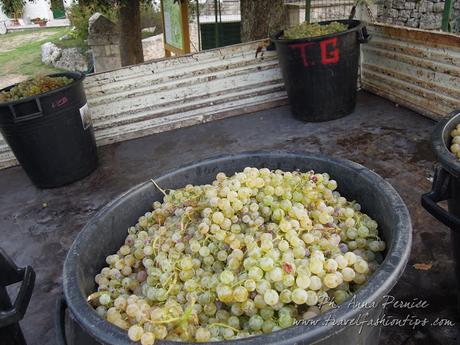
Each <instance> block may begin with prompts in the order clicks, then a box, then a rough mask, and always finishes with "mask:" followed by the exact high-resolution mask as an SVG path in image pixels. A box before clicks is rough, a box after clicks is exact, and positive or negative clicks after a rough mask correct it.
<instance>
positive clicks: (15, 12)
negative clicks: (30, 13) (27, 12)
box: [0, 0, 26, 18]
mask: <svg viewBox="0 0 460 345" xmlns="http://www.w3.org/2000/svg"><path fill="white" fill-rule="evenodd" d="M25 3H26V2H25V0H1V1H0V6H1V8H2V11H3V13H5V14H6V15H7V16H8V17H14V18H16V17H18V16H20V15H21V14H22V9H23V8H24V5H25Z"/></svg>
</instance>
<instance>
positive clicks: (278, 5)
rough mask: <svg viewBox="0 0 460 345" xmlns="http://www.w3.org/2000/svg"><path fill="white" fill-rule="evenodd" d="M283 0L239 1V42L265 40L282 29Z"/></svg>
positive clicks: (283, 24)
mask: <svg viewBox="0 0 460 345" xmlns="http://www.w3.org/2000/svg"><path fill="white" fill-rule="evenodd" d="M283 3H284V1H283V0H270V1H266V0H241V40H242V41H243V42H247V41H254V40H258V39H263V38H267V37H269V36H270V35H272V34H274V33H275V32H277V31H279V30H282V29H284V26H285V22H286V14H285V9H284V6H283Z"/></svg>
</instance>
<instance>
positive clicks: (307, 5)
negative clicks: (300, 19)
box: [305, 0, 311, 23]
mask: <svg viewBox="0 0 460 345" xmlns="http://www.w3.org/2000/svg"><path fill="white" fill-rule="evenodd" d="M310 12H311V0H305V21H306V22H307V23H310Z"/></svg>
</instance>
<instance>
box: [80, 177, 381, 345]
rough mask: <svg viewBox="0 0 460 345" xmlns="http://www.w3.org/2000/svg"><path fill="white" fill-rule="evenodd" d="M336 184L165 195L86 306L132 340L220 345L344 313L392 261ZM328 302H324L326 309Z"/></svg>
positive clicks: (112, 260)
mask: <svg viewBox="0 0 460 345" xmlns="http://www.w3.org/2000/svg"><path fill="white" fill-rule="evenodd" d="M336 188H337V183H336V181H334V180H332V179H331V178H330V176H329V175H328V174H327V173H323V174H319V173H314V172H313V171H310V172H306V173H301V172H298V171H295V172H283V171H280V170H276V171H270V170H269V169H265V168H264V169H256V168H245V169H244V171H243V172H238V173H236V174H235V175H233V176H231V177H227V176H226V175H225V174H224V173H219V174H217V176H216V180H215V181H214V182H213V183H212V184H208V185H203V186H192V185H187V186H186V187H185V188H183V189H178V190H170V191H169V192H168V193H167V194H166V193H165V197H164V201H163V203H161V202H158V201H156V202H154V203H153V210H152V212H148V213H146V214H145V215H144V216H142V217H140V218H139V222H138V223H137V224H136V225H135V226H133V227H131V228H129V229H128V236H127V237H126V240H125V243H124V245H123V246H121V248H120V249H119V250H118V252H117V253H116V254H113V255H110V256H108V257H107V260H106V262H107V265H108V266H107V267H104V268H103V269H102V271H101V272H100V273H99V274H98V275H97V276H96V277H95V281H96V283H97V285H98V291H97V292H95V293H93V294H92V295H90V296H89V297H88V300H89V301H90V303H91V304H92V305H93V306H94V307H95V308H96V311H97V313H98V314H99V315H100V316H102V317H104V318H106V319H107V320H108V321H109V322H111V323H113V324H114V325H116V326H118V327H120V328H122V329H125V330H127V331H128V336H129V338H130V339H131V340H133V341H140V342H141V344H142V345H151V344H153V343H154V341H155V339H168V340H177V341H196V342H205V341H217V340H228V339H234V338H241V337H248V336H252V335H257V334H261V333H267V332H272V331H275V330H278V329H281V328H286V327H290V326H292V325H293V324H294V322H295V321H296V320H301V319H308V318H312V317H315V316H317V315H319V314H320V313H322V312H324V311H326V310H328V309H330V308H331V303H330V301H331V300H333V301H335V303H337V304H340V303H342V302H343V301H344V300H346V299H347V298H349V297H350V296H351V295H352V294H353V293H354V292H356V290H357V289H358V288H359V287H360V286H362V285H363V284H365V283H366V281H367V280H368V279H369V276H370V275H371V274H372V273H373V272H374V271H375V270H376V268H377V267H378V265H379V263H380V262H381V261H382V260H383V256H382V252H383V251H384V250H385V243H384V242H383V241H382V240H381V239H380V238H379V234H378V229H377V223H376V222H375V221H374V220H372V219H371V218H370V217H369V216H367V215H366V214H364V213H362V212H361V211H360V205H359V204H358V203H356V202H349V201H347V200H346V199H345V198H344V197H342V196H341V195H340V194H339V192H337V191H336ZM326 301H327V302H326Z"/></svg>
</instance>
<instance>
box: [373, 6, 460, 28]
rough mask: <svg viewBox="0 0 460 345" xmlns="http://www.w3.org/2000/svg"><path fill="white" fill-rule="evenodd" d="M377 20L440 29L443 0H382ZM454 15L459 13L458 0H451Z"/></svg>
mask: <svg viewBox="0 0 460 345" xmlns="http://www.w3.org/2000/svg"><path fill="white" fill-rule="evenodd" d="M381 3H382V4H381V6H379V7H380V10H379V12H378V21H379V22H383V23H388V24H394V25H401V26H409V27H412V28H420V29H428V30H439V29H441V23H442V15H443V12H444V1H441V0H383V1H381ZM453 8H454V9H453V11H454V17H458V16H459V15H460V0H454V1H453Z"/></svg>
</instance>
